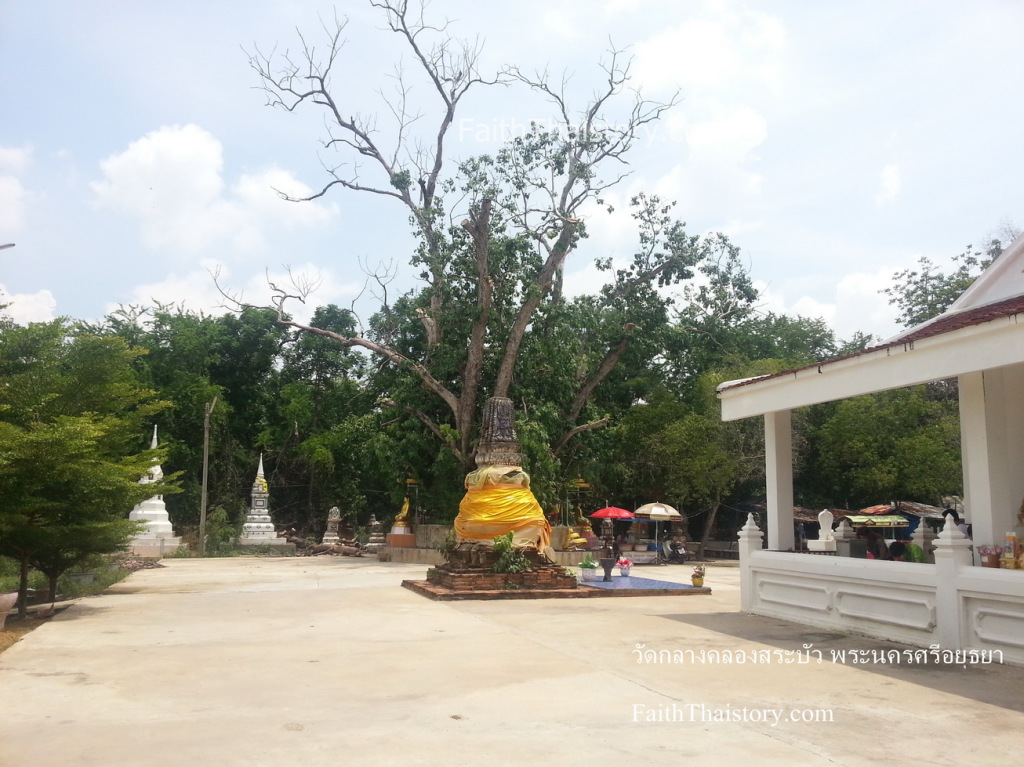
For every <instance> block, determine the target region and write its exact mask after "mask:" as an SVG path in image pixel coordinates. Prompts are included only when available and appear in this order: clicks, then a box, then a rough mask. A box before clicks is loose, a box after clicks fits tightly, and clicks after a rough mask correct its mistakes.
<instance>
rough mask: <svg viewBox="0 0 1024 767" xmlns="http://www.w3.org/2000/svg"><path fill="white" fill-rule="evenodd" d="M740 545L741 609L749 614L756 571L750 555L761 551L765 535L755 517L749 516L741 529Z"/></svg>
mask: <svg viewBox="0 0 1024 767" xmlns="http://www.w3.org/2000/svg"><path fill="white" fill-rule="evenodd" d="M738 537H739V544H738V546H737V548H738V549H739V552H740V609H741V610H742V611H743V612H745V613H748V612H750V611H751V610H752V609H753V606H754V571H753V568H752V567H751V562H750V555H751V554H752V553H753V552H755V551H760V550H761V546H762V545H763V544H762V541H763V540H764V533H762V532H761V529H760V528H759V527H758V526H757V525H756V524H755V523H754V515H753V514H747V523H746V524H745V525H743V527H741V528H740V532H739V536H738Z"/></svg>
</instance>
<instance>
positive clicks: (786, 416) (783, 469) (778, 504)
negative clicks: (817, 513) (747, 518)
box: [764, 410, 793, 551]
mask: <svg viewBox="0 0 1024 767" xmlns="http://www.w3.org/2000/svg"><path fill="white" fill-rule="evenodd" d="M764 464H765V466H764V470H765V471H764V473H765V484H766V489H767V491H768V519H767V520H766V523H767V527H768V548H769V549H772V550H774V551H786V550H788V549H792V548H793V422H792V417H791V412H790V411H789V410H779V411H776V412H774V413H765V416H764Z"/></svg>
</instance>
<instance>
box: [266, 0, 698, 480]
mask: <svg viewBox="0 0 1024 767" xmlns="http://www.w3.org/2000/svg"><path fill="white" fill-rule="evenodd" d="M374 5H375V7H377V8H378V9H380V10H381V11H382V13H383V14H384V17H385V19H386V21H387V24H388V27H389V29H390V30H391V31H392V32H394V33H395V34H397V35H398V36H399V37H400V38H401V39H402V40H403V41H404V42H405V44H406V45H407V46H408V48H409V50H410V52H411V53H412V57H413V60H414V62H416V65H417V67H418V69H417V73H418V74H419V75H421V76H422V77H423V82H424V83H425V84H426V87H427V90H428V92H429V93H430V94H431V96H432V97H433V98H434V99H435V105H436V106H437V108H438V109H437V112H436V116H437V120H436V122H434V123H433V124H432V129H431V130H429V131H428V137H427V140H426V141H425V142H422V143H421V144H420V147H421V148H420V149H417V148H416V147H415V139H414V138H411V136H412V131H413V129H414V128H416V129H422V128H423V126H426V125H427V123H428V122H429V120H428V119H427V118H426V117H424V118H423V119H421V120H419V121H418V122H416V123H415V125H413V122H412V121H408V120H405V119H403V116H405V115H409V114H410V112H409V111H408V110H407V109H406V108H404V107H403V108H394V107H396V106H397V105H395V104H391V105H390V107H392V108H393V109H392V113H393V114H395V115H397V116H398V117H399V122H400V125H399V127H398V130H397V132H396V133H395V134H393V135H391V136H389V135H388V134H387V132H386V131H381V130H374V129H373V126H374V124H375V121H374V118H373V117H372V116H368V115H366V114H365V113H358V112H355V110H351V109H350V107H349V106H348V103H349V100H348V98H347V97H346V95H345V92H344V85H345V82H346V80H345V78H340V77H336V75H337V70H338V69H340V67H341V66H342V62H343V53H344V51H343V45H342V29H343V28H344V24H338V25H336V27H334V28H332V30H331V33H330V35H329V40H328V45H327V47H326V53H325V54H324V56H323V58H316V57H314V55H313V48H312V47H311V46H306V47H305V50H306V51H307V53H308V54H309V55H308V57H307V58H306V60H304V61H303V62H302V63H301V65H299V64H297V63H296V62H294V61H289V60H287V59H275V57H273V56H264V55H263V54H261V53H260V52H259V51H256V52H255V53H254V54H253V55H252V57H251V63H252V66H253V68H254V69H255V71H256V72H257V74H258V76H259V77H260V78H261V81H262V83H263V86H264V89H265V91H266V92H267V95H268V102H269V103H270V104H271V105H272V106H278V107H282V108H285V109H287V110H289V111H298V110H302V109H306V108H314V109H320V110H322V111H323V113H324V116H325V117H326V120H327V126H328V127H327V130H328V137H327V145H328V146H329V147H330V149H331V151H337V152H339V153H340V155H339V156H338V158H337V162H336V163H334V162H332V166H333V168H334V169H333V170H332V171H331V176H330V180H329V181H328V183H327V184H326V185H324V186H323V188H322V189H321V190H320V191H319V192H318V193H316V194H315V195H313V196H312V197H319V196H321V195H323V194H326V193H328V192H329V191H331V190H332V189H333V188H334V187H341V188H344V189H348V190H351V191H359V192H367V193H372V194H376V195H378V196H379V197H381V198H384V199H390V200H393V201H394V202H395V203H397V204H398V206H399V209H401V210H403V211H404V214H405V215H407V216H409V217H410V219H411V221H412V223H413V228H414V233H415V235H416V237H417V242H418V247H417V250H416V252H415V254H414V255H413V258H412V263H413V265H414V266H415V267H417V268H418V269H419V270H420V277H421V278H422V280H423V281H424V284H425V287H424V288H423V289H422V290H420V291H417V292H415V293H413V294H409V295H406V296H402V297H401V298H400V299H399V300H398V301H396V302H394V304H392V305H387V306H385V307H383V309H382V311H381V312H380V313H379V314H378V315H377V316H376V317H374V318H373V320H372V321H371V322H370V323H368V325H367V331H366V332H360V333H354V332H351V331H343V332H339V331H336V330H331V329H329V328H326V327H320V326H317V325H316V324H315V323H313V324H309V325H305V324H301V323H297V322H295V321H294V320H293V319H291V318H290V317H289V316H288V314H287V302H288V301H289V300H290V299H291V298H295V297H304V296H305V295H306V294H307V293H308V290H309V285H304V284H301V282H300V283H299V284H296V285H294V286H292V288H294V289H292V288H282V289H281V290H279V291H278V293H277V297H276V300H275V306H276V309H277V311H278V317H279V322H281V323H282V324H283V325H285V326H286V327H291V328H296V329H298V330H301V331H304V332H307V333H311V334H315V335H320V336H323V337H326V338H331V339H333V340H334V341H335V342H337V343H339V344H341V345H343V346H346V347H358V348H362V349H365V350H367V351H369V352H371V353H372V354H374V355H376V356H377V357H378V358H379V359H380V360H381V363H382V368H383V369H382V370H381V371H380V373H379V374H376V375H375V376H374V381H373V383H372V384H371V385H372V386H373V387H374V388H375V389H376V390H377V391H378V392H379V393H380V398H381V402H382V404H383V405H385V406H387V407H391V408H394V410H395V411H397V412H398V413H399V414H401V415H404V416H405V417H407V418H409V419H410V420H411V421H412V423H413V424H414V426H415V428H416V430H417V432H418V433H419V434H421V435H422V434H429V435H432V437H433V439H434V440H435V442H434V445H433V446H432V447H430V448H428V447H426V446H425V445H423V443H422V440H421V438H416V439H412V438H411V437H410V438H409V439H406V440H405V444H406V448H407V450H406V457H407V460H408V461H409V463H411V464H418V465H420V466H422V465H424V463H425V462H426V463H428V464H429V459H428V456H431V455H433V456H436V455H437V446H438V445H441V446H443V448H444V449H445V450H447V451H448V452H449V453H450V455H451V457H452V458H454V460H455V462H456V465H457V466H460V467H461V470H462V472H463V473H464V472H465V470H467V469H468V468H471V467H472V466H473V459H474V449H475V448H474V443H475V439H476V428H477V423H476V420H477V418H478V414H479V410H480V406H481V403H482V401H483V400H484V399H485V398H486V397H488V396H500V397H504V396H510V397H512V398H513V400H514V401H515V402H516V403H517V404H520V405H521V413H520V415H521V416H523V417H524V418H525V419H526V420H528V421H529V422H531V423H540V425H541V426H542V427H543V431H544V440H546V442H547V444H549V445H552V446H553V449H554V451H555V452H556V453H558V452H561V451H564V450H565V449H566V446H567V445H569V444H570V441H572V440H573V439H574V437H576V436H577V435H579V434H581V433H583V432H587V431H593V430H594V429H597V428H600V427H602V426H604V425H606V424H607V423H608V422H609V421H608V418H607V417H606V414H605V413H603V412H602V411H601V409H599V408H597V407H594V406H593V401H594V393H595V391H597V390H598V388H599V387H603V386H604V385H605V383H606V382H609V381H610V376H611V374H612V372H613V371H614V370H616V369H617V368H618V367H619V365H620V363H621V361H622V360H623V359H624V358H625V355H626V354H627V352H628V350H629V348H630V347H631V346H633V345H634V344H636V343H637V341H638V339H639V340H641V342H642V343H650V344H652V345H654V344H656V340H657V339H656V337H655V336H654V333H653V332H648V331H650V330H651V329H652V328H653V327H654V326H657V325H658V323H659V322H662V323H663V315H664V312H665V307H666V305H667V303H668V302H667V300H666V299H664V298H663V297H662V294H661V293H659V292H658V291H657V290H656V289H655V288H656V287H659V286H661V287H664V286H668V285H672V284H675V283H677V282H679V281H681V280H686V279H688V278H690V277H691V276H693V268H694V265H695V264H696V263H698V262H699V261H700V260H701V259H702V258H704V257H705V256H706V253H707V252H708V251H709V250H710V249H713V248H714V247H715V245H714V244H713V243H710V242H709V241H708V240H705V239H704V238H698V237H693V236H690V235H687V234H686V232H685V230H684V228H683V225H682V223H681V222H678V221H676V220H674V219H672V218H671V216H670V209H671V206H670V205H665V204H664V203H662V202H661V201H659V200H657V199H656V198H653V197H647V196H644V195H638V196H637V197H636V198H635V199H634V201H633V203H634V211H633V212H634V219H635V221H636V226H637V233H638V248H637V250H636V253H635V254H634V258H633V259H632V261H631V262H630V263H629V264H628V265H627V266H625V267H623V268H621V269H619V270H613V269H612V264H611V263H610V262H608V261H604V262H601V263H599V266H600V267H601V268H604V269H605V270H606V271H608V272H609V277H610V278H611V279H610V282H609V285H608V287H607V288H606V289H605V290H604V291H603V292H602V294H601V295H600V296H596V297H592V298H591V299H588V300H580V301H575V302H567V301H566V300H565V297H564V295H563V290H562V274H563V271H564V267H565V264H566V261H567V259H568V258H569V257H570V256H571V255H573V254H574V253H575V252H576V251H577V250H580V249H581V247H582V243H583V242H584V240H585V239H586V237H587V228H586V225H585V222H584V217H585V216H587V215H595V214H597V212H598V211H599V210H600V209H602V208H603V202H602V193H603V192H604V190H606V189H608V188H609V187H610V186H612V185H613V184H614V183H616V182H617V181H619V180H620V179H621V178H622V175H621V170H620V169H621V167H622V165H623V163H625V161H626V158H627V156H628V153H629V151H630V150H631V149H632V148H633V146H634V144H635V141H636V139H637V136H638V131H639V129H640V128H641V127H642V126H644V125H645V124H647V123H649V122H651V121H654V120H657V119H658V118H659V117H660V116H661V115H662V114H663V112H664V111H665V110H666V109H668V108H669V107H670V106H671V105H672V101H669V102H667V103H657V102H651V101H647V100H644V99H643V98H641V97H639V96H637V95H636V94H634V93H633V92H632V91H630V90H629V71H628V62H627V61H625V60H624V59H623V57H622V55H621V54H620V53H619V52H615V51H613V52H612V53H611V55H610V58H609V60H608V62H607V63H606V65H605V66H604V68H603V69H604V71H603V80H604V82H605V87H604V89H603V90H601V91H600V92H598V93H597V94H596V96H595V97H593V98H592V99H591V100H590V101H589V102H588V103H586V104H585V105H584V106H583V108H582V109H580V110H578V111H577V110H574V108H573V105H572V104H571V103H570V101H569V99H568V96H567V94H566V93H565V92H564V90H563V89H562V87H561V86H560V85H558V84H556V83H553V82H552V81H550V80H549V79H548V78H547V77H546V76H540V77H531V76H528V75H526V74H524V73H523V72H521V71H520V70H518V69H516V68H514V67H510V68H507V69H505V70H503V71H502V72H501V73H499V74H497V75H495V76H494V77H491V78H488V77H485V76H482V75H481V74H480V72H479V70H478V68H477V57H478V54H479V51H478V49H476V48H474V47H472V46H464V45H461V44H460V43H458V42H457V41H455V40H453V39H452V38H450V37H448V36H447V33H446V32H444V31H443V30H438V29H437V28H435V27H432V26H430V25H429V24H427V23H426V22H424V21H423V20H422V18H421V17H419V16H416V15H415V14H413V13H411V12H409V10H408V8H407V4H406V3H404V2H380V3H374ZM495 81H502V82H504V83H506V84H509V85H512V84H517V85H521V86H525V87H526V88H528V89H530V90H532V91H533V92H535V93H537V94H540V95H541V96H542V97H543V98H545V99H546V100H547V101H548V102H549V103H550V104H551V105H552V106H553V108H554V111H555V114H556V116H557V120H556V124H553V125H550V126H541V125H534V126H532V128H531V130H529V131H528V132H527V133H526V134H525V135H522V136H518V137H516V138H514V139H513V140H511V141H510V142H509V143H508V144H507V145H506V146H504V147H503V148H502V149H500V150H499V151H498V152H496V153H495V154H494V155H493V156H491V155H484V156H479V157H475V158H472V159H470V160H467V161H464V162H462V163H461V164H457V165H455V166H452V165H451V163H448V162H447V161H446V158H445V154H444V152H445V144H446V140H447V137H448V133H449V130H450V128H451V126H452V124H453V121H454V120H455V118H456V115H457V113H458V110H459V107H460V104H461V102H462V99H463V98H464V97H465V95H466V93H467V92H468V91H469V90H470V89H472V88H474V87H477V86H479V85H482V84H484V83H485V82H495ZM411 89H412V82H411V80H409V79H408V77H407V76H403V78H402V79H401V91H402V93H403V98H404V94H407V93H410V92H411ZM342 103H344V104H346V106H345V108H344V109H342V108H341V107H340V106H339V105H340V104H342ZM424 111H425V112H427V111H428V110H426V109H425V110H424ZM353 115H354V116H353ZM389 142H392V143H389ZM422 147H426V148H422ZM355 160H359V161H361V162H362V163H363V167H361V168H360V169H359V171H358V173H357V172H356V171H355V170H354V167H355ZM350 163H351V164H350ZM312 197H311V198H310V199H312ZM449 205H451V206H452V207H451V208H449ZM456 222H457V223H456ZM570 337H571V340H572V343H565V341H567V340H569V338H570ZM545 372H547V373H551V372H554V373H555V374H554V375H545ZM627 390H628V389H627V388H626V387H623V388H619V391H618V393H619V394H625V393H626V391H627ZM538 419H540V420H538ZM414 443H415V444H414ZM434 463H435V464H436V463H438V461H435V462H434ZM442 463H443V462H442ZM541 492H542V493H543V490H541Z"/></svg>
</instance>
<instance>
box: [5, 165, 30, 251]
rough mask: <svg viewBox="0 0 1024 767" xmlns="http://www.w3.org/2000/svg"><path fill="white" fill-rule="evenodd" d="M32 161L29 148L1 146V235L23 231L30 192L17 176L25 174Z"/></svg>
mask: <svg viewBox="0 0 1024 767" xmlns="http://www.w3.org/2000/svg"><path fill="white" fill-rule="evenodd" d="M31 160H32V150H31V149H29V148H27V147H5V146H0V233H11V234H13V233H14V232H16V231H18V230H19V229H21V227H22V225H23V224H24V223H25V212H26V210H27V207H28V198H29V194H28V191H27V190H26V189H25V187H24V186H22V183H21V180H20V179H19V178H18V177H17V174H19V173H23V172H24V171H25V170H26V169H27V168H28V166H29V164H30V163H31Z"/></svg>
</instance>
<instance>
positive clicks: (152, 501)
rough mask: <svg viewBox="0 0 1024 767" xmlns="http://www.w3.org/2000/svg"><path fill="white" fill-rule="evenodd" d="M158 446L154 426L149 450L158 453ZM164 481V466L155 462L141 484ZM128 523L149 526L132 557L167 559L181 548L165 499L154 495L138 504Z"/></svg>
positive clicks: (137, 540) (135, 544)
mask: <svg viewBox="0 0 1024 767" xmlns="http://www.w3.org/2000/svg"><path fill="white" fill-rule="evenodd" d="M157 444H158V443H157V427H156V426H154V427H153V440H152V442H150V445H149V449H150V450H156V448H157ZM163 478H164V472H163V469H162V468H161V466H160V463H159V462H157V461H154V462H153V466H152V467H151V468H150V470H149V471H148V472H146V475H145V476H144V477H143V478H142V479H140V480H139V484H140V485H152V484H155V483H157V482H159V481H160V480H162V479H163ZM128 519H130V520H132V521H133V522H145V523H146V527H145V528H144V529H143V530H142V532H140V533H139V534H137V535H136V536H135V537H134V538H132V541H131V544H130V548H131V552H132V554H134V555H135V556H137V557H164V556H166V555H168V554H170V553H171V552H173V551H175V550H177V548H178V547H179V546H180V545H181V538H178V537H175V535H174V530H173V529H172V527H171V519H170V517H169V516H168V514H167V506H166V505H165V504H164V497H163V495H159V494H158V495H154V496H152V497H151V498H147V499H146V500H145V501H142V503H139V504H137V505H136V506H135V508H134V509H132V510H131V512H130V513H129V514H128Z"/></svg>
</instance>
